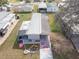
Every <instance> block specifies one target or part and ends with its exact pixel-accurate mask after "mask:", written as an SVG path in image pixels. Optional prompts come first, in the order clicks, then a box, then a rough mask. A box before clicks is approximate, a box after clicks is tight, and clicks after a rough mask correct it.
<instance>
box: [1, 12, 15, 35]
mask: <svg viewBox="0 0 79 59" xmlns="http://www.w3.org/2000/svg"><path fill="white" fill-rule="evenodd" d="M0 16H1V17H0V36H4V35H5V34H6V32H7V31H8V29H9V27H10V26H11V25H12V24H13V23H14V21H15V14H11V13H9V12H0Z"/></svg>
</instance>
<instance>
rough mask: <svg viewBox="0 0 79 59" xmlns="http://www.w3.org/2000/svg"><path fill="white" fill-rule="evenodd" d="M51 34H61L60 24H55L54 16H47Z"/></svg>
mask: <svg viewBox="0 0 79 59" xmlns="http://www.w3.org/2000/svg"><path fill="white" fill-rule="evenodd" d="M48 17H49V25H50V29H51V32H61V27H60V24H59V23H58V22H57V23H56V22H55V15H54V14H48Z"/></svg>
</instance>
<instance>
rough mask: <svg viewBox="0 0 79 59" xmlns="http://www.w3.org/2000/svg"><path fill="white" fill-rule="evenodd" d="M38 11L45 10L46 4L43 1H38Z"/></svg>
mask: <svg viewBox="0 0 79 59" xmlns="http://www.w3.org/2000/svg"><path fill="white" fill-rule="evenodd" d="M38 11H39V12H47V5H46V3H44V2H40V3H39V5H38Z"/></svg>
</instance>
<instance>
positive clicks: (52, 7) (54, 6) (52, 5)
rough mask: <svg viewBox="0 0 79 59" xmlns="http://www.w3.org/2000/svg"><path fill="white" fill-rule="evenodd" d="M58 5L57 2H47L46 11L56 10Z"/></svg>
mask: <svg viewBox="0 0 79 59" xmlns="http://www.w3.org/2000/svg"><path fill="white" fill-rule="evenodd" d="M58 11H59V7H58V6H57V3H55V2H52V3H47V12H58Z"/></svg>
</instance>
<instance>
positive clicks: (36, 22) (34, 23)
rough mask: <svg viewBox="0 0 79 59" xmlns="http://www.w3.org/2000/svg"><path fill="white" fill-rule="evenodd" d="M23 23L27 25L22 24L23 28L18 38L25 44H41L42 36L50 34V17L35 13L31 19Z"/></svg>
mask: <svg viewBox="0 0 79 59" xmlns="http://www.w3.org/2000/svg"><path fill="white" fill-rule="evenodd" d="M23 23H25V24H26V25H22V26H21V28H23V30H21V31H20V30H19V33H20V34H19V33H18V40H19V41H22V42H23V43H24V44H39V43H40V40H41V39H42V38H46V37H47V36H48V35H49V32H50V27H49V24H48V18H47V17H45V16H44V15H42V14H40V13H33V15H32V18H31V21H29V22H28V21H27V22H23ZM21 28H20V29H21ZM24 29H25V30H24Z"/></svg>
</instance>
